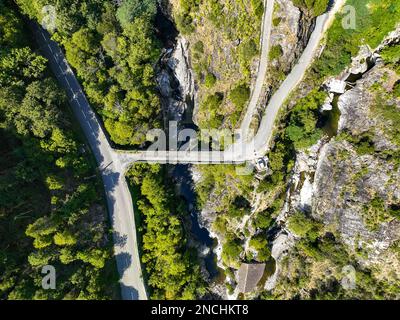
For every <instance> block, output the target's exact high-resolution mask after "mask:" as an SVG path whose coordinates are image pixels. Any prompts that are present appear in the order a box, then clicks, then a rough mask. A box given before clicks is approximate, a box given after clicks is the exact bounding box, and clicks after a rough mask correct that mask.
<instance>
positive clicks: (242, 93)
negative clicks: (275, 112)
mask: <svg viewBox="0 0 400 320" xmlns="http://www.w3.org/2000/svg"><path fill="white" fill-rule="evenodd" d="M249 98H250V89H249V87H248V86H247V85H245V84H240V85H238V86H236V87H235V88H234V89H233V90H232V91H231V92H230V94H229V99H230V100H231V101H232V103H233V104H234V105H235V106H236V107H238V108H240V109H242V108H243V107H244V106H245V105H246V103H247V101H248V100H249Z"/></svg>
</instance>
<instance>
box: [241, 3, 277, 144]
mask: <svg viewBox="0 0 400 320" xmlns="http://www.w3.org/2000/svg"><path fill="white" fill-rule="evenodd" d="M264 4H265V9H264V18H263V23H262V29H261V55H260V64H259V66H258V73H257V79H256V82H255V84H254V87H253V90H252V93H251V98H250V102H249V105H248V107H247V110H246V114H245V116H244V118H243V120H242V124H241V127H240V128H241V131H242V134H243V136H245V137H247V134H248V130H249V128H250V124H251V120H252V119H253V116H254V114H255V112H256V111H257V107H258V102H259V101H260V97H261V93H262V89H263V86H264V83H265V78H266V77H267V71H268V63H269V52H270V49H271V31H272V20H273V16H274V7H275V0H267V1H264Z"/></svg>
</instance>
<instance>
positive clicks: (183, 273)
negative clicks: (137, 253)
mask: <svg viewBox="0 0 400 320" xmlns="http://www.w3.org/2000/svg"><path fill="white" fill-rule="evenodd" d="M166 169H167V167H165V166H160V165H147V164H136V165H135V166H134V167H133V168H132V169H131V170H130V171H129V173H128V178H129V181H130V182H131V185H132V186H133V187H134V189H135V190H138V192H137V193H138V194H139V199H138V207H137V210H139V212H140V214H141V216H143V221H142V223H141V225H142V227H141V230H142V246H143V254H142V261H143V263H144V264H145V267H146V268H145V270H146V272H147V273H148V285H149V287H150V289H151V298H152V299H161V300H164V299H185V300H190V299H196V298H199V297H202V296H203V295H204V294H205V293H206V286H205V282H204V280H203V277H202V275H201V272H200V268H199V264H198V256H197V250H196V249H195V248H193V247H192V248H190V247H189V246H188V241H187V236H186V234H187V232H186V230H185V228H184V225H185V221H186V219H187V216H186V217H185V216H184V215H185V214H187V210H185V206H184V203H183V200H180V199H179V198H178V197H177V195H176V193H175V191H174V186H173V184H172V183H171V182H170V179H169V178H168V175H167V171H166Z"/></svg>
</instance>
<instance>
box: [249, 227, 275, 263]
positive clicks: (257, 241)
mask: <svg viewBox="0 0 400 320" xmlns="http://www.w3.org/2000/svg"><path fill="white" fill-rule="evenodd" d="M250 247H252V248H253V249H255V250H257V258H256V259H257V261H258V262H266V261H268V260H269V259H270V258H271V251H270V250H269V248H268V241H267V239H266V236H265V234H264V235H263V234H260V235H257V236H255V237H253V238H251V240H250Z"/></svg>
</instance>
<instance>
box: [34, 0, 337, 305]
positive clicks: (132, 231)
mask: <svg viewBox="0 0 400 320" xmlns="http://www.w3.org/2000/svg"><path fill="white" fill-rule="evenodd" d="M343 2H344V0H337V1H336V4H335V7H334V9H332V10H331V12H330V13H329V14H325V15H323V16H321V17H319V18H318V20H317V24H316V28H315V30H314V32H313V34H312V35H311V39H310V42H309V44H308V46H307V48H306V49H305V51H304V53H303V55H302V57H301V58H300V61H299V63H298V64H297V65H296V66H295V68H294V69H293V70H292V72H291V73H290V74H289V76H288V77H287V79H286V80H285V81H284V83H283V84H282V86H281V87H280V89H279V90H278V91H277V92H276V93H275V95H274V96H273V97H272V98H271V101H270V103H269V104H268V106H267V107H266V113H265V116H264V117H263V119H262V122H261V127H260V129H259V131H258V133H257V135H256V136H255V138H254V139H253V140H252V141H251V142H250V143H246V144H243V145H244V146H243V147H242V144H241V143H239V144H236V145H233V146H232V147H231V148H229V150H227V151H225V152H183V151H179V152H176V151H175V152H171V151H170V152H153V151H144V152H139V151H138V152H119V151H115V150H113V149H112V148H111V146H110V144H109V143H108V141H107V138H106V136H105V134H104V131H103V128H102V127H101V126H100V123H101V122H100V121H99V120H98V119H97V117H96V115H95V113H94V112H93V110H92V109H91V107H90V105H89V103H88V101H87V100H86V97H85V95H84V94H83V92H82V89H81V87H80V85H79V83H78V81H77V80H76V78H75V75H74V74H73V72H72V71H71V69H70V67H69V66H68V64H67V62H66V60H65V58H64V55H63V53H62V51H61V49H60V48H59V46H58V45H57V44H56V43H54V42H53V41H51V40H50V38H49V36H48V34H47V32H45V31H43V30H42V29H41V28H40V27H38V26H37V25H33V30H34V32H35V36H36V39H37V41H38V43H39V45H40V47H41V49H42V51H43V54H44V56H46V57H47V59H48V60H49V62H50V66H51V69H52V70H53V72H54V73H55V75H56V77H57V79H58V81H59V83H60V85H61V86H62V87H63V88H64V89H65V90H66V92H67V95H68V97H69V99H70V104H71V107H72V109H73V112H74V113H75V116H76V118H77V119H78V121H79V123H80V125H81V127H82V130H83V132H84V134H85V136H86V138H87V140H88V143H89V145H90V147H91V149H92V151H93V154H94V156H95V158H96V160H97V163H98V165H99V168H100V169H101V173H102V179H103V183H104V188H105V191H106V196H107V205H108V209H109V213H110V219H111V221H112V227H113V230H114V248H115V254H116V260H117V266H118V271H119V273H120V277H121V280H120V282H121V292H122V298H123V299H127V300H131V299H147V293H146V290H145V285H144V281H143V279H142V271H141V266H140V259H139V253H138V245H137V235H136V226H135V220H134V212H133V204H132V198H131V195H130V192H129V189H128V186H127V183H126V181H125V177H124V173H125V171H126V169H127V167H128V166H129V165H130V164H131V163H132V162H137V161H148V162H160V163H165V162H167V161H169V162H175V163H227V162H229V163H242V162H244V161H249V160H254V159H256V158H258V157H260V156H263V155H264V154H265V153H266V152H267V150H268V146H269V141H270V140H271V136H272V132H273V126H274V123H275V120H276V117H277V115H278V112H279V109H280V107H281V106H282V105H283V103H284V102H285V100H286V99H287V97H288V96H289V94H290V92H291V91H292V90H293V89H294V88H295V87H296V85H297V84H298V83H299V82H300V81H301V79H302V78H303V76H304V74H305V71H306V70H307V69H308V67H309V66H310V64H311V62H312V59H313V56H314V54H315V51H316V49H317V47H318V45H319V42H320V41H321V39H322V37H323V34H324V31H325V30H326V28H327V25H328V24H329V22H330V21H331V20H332V18H333V16H334V14H335V13H336V12H337V11H338V10H339V9H340V6H341V5H342V4H343ZM271 3H273V1H268V5H267V7H266V13H268V16H269V14H271V12H272V11H270V10H271V8H270V5H271ZM269 19H270V18H268V17H265V18H264V28H263V29H264V30H263V34H264V36H267V35H268V33H269V32H270V31H268V27H267V26H268V24H269ZM265 40H266V39H264V42H263V43H264V44H265V46H264V45H263V48H264V49H263V50H267V51H268V45H267V44H266V43H267V42H266V41H265ZM264 54H265V53H263V55H264ZM264 58H265V56H264ZM262 60H263V59H262ZM264 61H265V64H264V63H262V66H260V74H259V75H261V74H262V73H263V70H264V68H266V64H267V62H268V59H266V60H264ZM262 82H263V79H262ZM260 83H261V80H257V85H256V86H258V85H259V84H260ZM260 88H261V87H258V88H255V89H254V93H253V97H252V101H253V102H252V103H251V104H250V106H249V110H248V112H247V114H246V116H245V120H244V123H243V124H242V127H247V125H250V122H249V120H248V119H251V117H250V115H252V112H254V110H252V108H255V107H256V105H257V102H258V100H259V95H258V97H257V92H258V91H259V90H260ZM260 93H261V90H260ZM254 101H255V103H254Z"/></svg>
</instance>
